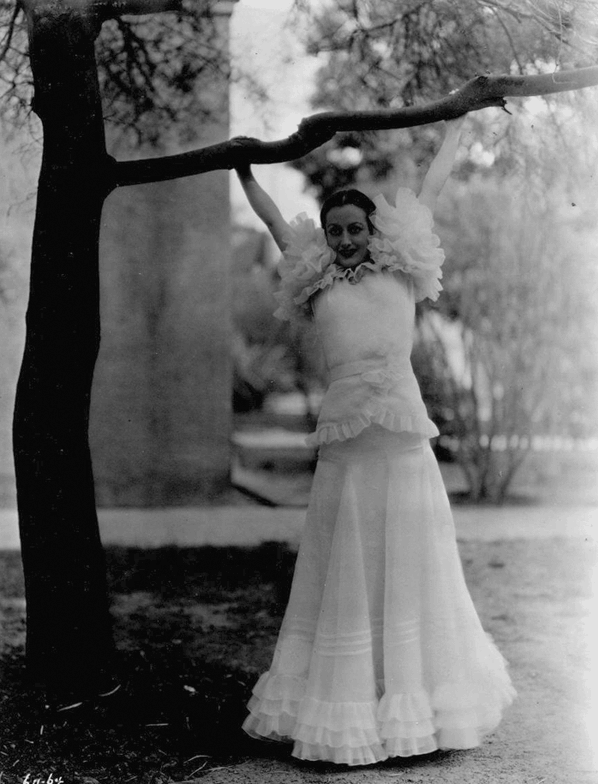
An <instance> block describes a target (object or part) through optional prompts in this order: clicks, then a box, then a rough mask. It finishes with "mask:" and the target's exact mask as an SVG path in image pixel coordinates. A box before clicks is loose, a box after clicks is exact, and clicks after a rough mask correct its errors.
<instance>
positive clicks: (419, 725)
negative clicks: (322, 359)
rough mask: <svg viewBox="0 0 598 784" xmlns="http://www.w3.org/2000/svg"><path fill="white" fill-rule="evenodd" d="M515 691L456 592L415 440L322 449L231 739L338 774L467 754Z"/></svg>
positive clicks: (458, 577)
mask: <svg viewBox="0 0 598 784" xmlns="http://www.w3.org/2000/svg"><path fill="white" fill-rule="evenodd" d="M514 696H515V692H514V689H513V687H512V686H511V683H510V680H509V677H508V675H507V672H506V667H505V663H504V660H503V658H502V656H501V655H500V653H499V652H498V651H497V649H496V648H495V647H494V644H493V643H492V641H491V639H490V638H489V637H488V636H487V635H486V634H485V632H484V631H483V629H482V626H481V624H480V621H479V618H478V616H477V613H476V611H475V608H474V606H473V603H472V600H471V597H470V595H469V592H468V590H467V587H466V584H465V580H464V578H463V571H462V567H461V561H460V559H459V554H458V550H457V546H456V541H455V529H454V525H453V519H452V515H451V511H450V507H449V502H448V498H447V495H446V492H445V489H444V484H443V481H442V477H441V474H440V471H439V468H438V464H437V462H436V459H435V457H434V454H433V452H432V450H431V447H430V444H429V442H428V441H427V440H424V439H422V437H421V436H418V435H416V434H412V433H399V434H397V433H392V432H390V431H387V430H384V429H383V428H381V427H379V426H377V425H373V426H371V427H369V428H367V429H366V430H364V431H363V432H362V433H361V434H360V435H359V436H357V437H356V438H352V439H349V440H347V441H343V442H336V443H332V444H327V445H324V446H323V447H322V448H321V450H320V457H319V461H318V466H317V469H316V473H315V476H314V483H313V488H312V494H311V499H310V504H309V508H308V511H307V521H306V526H305V529H304V532H303V538H302V542H301V546H300V549H299V554H298V558H297V565H296V568H295V574H294V578H293V585H292V589H291V595H290V598H289V603H288V606H287V610H286V613H285V616H284V620H283V623H282V627H281V630H280V634H279V638H278V642H277V645H276V650H275V653H274V659H273V662H272V666H271V668H270V670H269V671H268V672H267V673H264V674H263V675H262V676H261V677H260V679H259V681H258V682H257V685H256V686H255V688H254V691H253V696H252V698H251V700H250V702H249V706H248V707H249V710H250V714H249V716H248V717H247V719H246V721H245V723H244V724H243V728H244V729H245V731H246V732H247V733H249V734H250V735H252V736H253V737H261V738H269V739H271V740H281V741H292V742H294V747H293V752H292V753H293V755H294V756H296V757H298V758H300V759H304V760H329V761H332V762H336V763H345V764H348V765H364V764H370V763H375V762H379V761H381V760H384V759H386V758H388V757H395V756H398V757H409V756H411V755H415V754H427V753H429V752H432V751H434V750H436V749H466V748H471V747H474V746H477V745H478V744H479V743H480V741H481V738H482V736H483V735H484V734H485V733H487V732H489V731H491V730H493V729H494V728H495V727H496V725H497V724H498V723H499V721H500V719H501V714H502V711H503V709H504V708H505V707H506V706H507V705H508V704H509V703H510V702H511V701H512V700H513V697H514Z"/></svg>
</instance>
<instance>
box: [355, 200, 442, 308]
mask: <svg viewBox="0 0 598 784" xmlns="http://www.w3.org/2000/svg"><path fill="white" fill-rule="evenodd" d="M374 203H375V205H376V212H375V213H374V215H373V216H372V221H373V223H374V225H375V227H376V229H377V231H378V234H377V235H375V236H373V237H372V238H371V240H370V245H369V249H370V255H371V256H372V258H373V259H374V261H376V262H377V263H379V264H381V265H382V266H384V267H385V268H387V269H389V270H391V271H394V270H401V271H402V272H404V273H406V274H407V275H408V276H409V277H410V278H411V279H412V281H413V284H414V295H415V301H416V302H419V301H421V300H423V299H426V298H429V299H431V300H437V299H438V295H439V293H440V292H441V291H442V286H441V284H440V279H441V278H442V269H441V267H442V264H443V262H444V251H443V250H442V248H441V247H440V240H439V238H438V236H437V235H436V234H435V233H434V231H433V227H434V221H433V218H432V213H431V211H430V210H429V208H428V207H426V206H425V205H424V204H421V203H420V202H419V201H418V199H417V196H416V195H415V193H413V191H411V190H409V188H399V189H398V191H397V194H396V197H395V206H394V207H393V206H391V205H390V204H389V203H388V202H387V201H386V199H385V198H384V196H381V195H380V196H376V197H375V199H374Z"/></svg>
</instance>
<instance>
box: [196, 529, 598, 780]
mask: <svg viewBox="0 0 598 784" xmlns="http://www.w3.org/2000/svg"><path fill="white" fill-rule="evenodd" d="M461 551H462V557H463V559H464V565H465V570H466V575H467V579H468V583H469V585H470V588H471V590H472V594H473V597H474V600H475V603H476V606H477V607H478V609H479V611H480V615H481V617H482V621H483V623H484V625H485V627H486V628H487V629H488V630H490V631H491V633H492V634H493V636H494V638H495V640H496V642H497V644H498V645H499V647H500V649H501V650H502V652H503V653H504V655H505V656H506V657H507V659H508V661H509V662H510V667H511V674H512V677H513V680H514V683H515V686H516V688H517V691H518V693H519V696H518V699H517V701H516V702H515V704H514V705H513V706H512V707H511V708H510V710H509V711H508V713H507V715H506V717H505V719H504V721H503V723H502V725H501V726H500V727H499V729H498V731H497V732H496V733H495V734H494V735H492V736H491V737H490V738H488V739H487V741H486V743H485V744H484V745H483V746H482V747H480V748H478V749H475V750H472V751H466V752H453V753H445V754H438V755H433V756H431V757H428V758H422V759H419V760H412V761H394V762H392V761H391V762H388V763H385V764H383V765H380V766H376V767H372V768H359V769H357V768H355V769H349V768H344V769H337V768H336V767H335V766H329V765H321V766H319V767H314V766H311V765H308V764H305V763H299V762H293V761H291V760H289V758H288V757H287V758H286V759H285V758H283V759H280V758H278V759H270V758H268V757H267V756H266V755H265V754H264V752H263V751H262V752H261V751H260V749H259V744H256V746H258V747H256V752H255V758H254V759H252V760H250V761H248V762H245V763H243V764H242V765H239V766H236V767H230V768H227V769H222V770H220V771H217V770H215V771H213V772H211V773H209V774H207V775H206V776H205V778H204V779H203V781H205V782H206V784H208V782H209V784H237V783H238V784H245V782H247V783H248V784H249V783H250V784H255V783H256V782H264V783H265V784H279V783H280V784H282V783H283V782H284V784H293V783H294V782H302V783H303V784H307V783H311V782H318V783H319V784H328V782H334V784H344V782H348V783H350V784H360V783H361V782H368V784H376V783H377V782H386V781H388V780H389V779H397V780H399V781H401V782H410V783H411V784H420V783H421V784H424V782H425V783H426V784H440V782H442V784H453V783H454V784H480V783H481V782H489V783H490V784H499V783H502V782H505V784H542V783H543V782H546V784H590V782H596V781H598V769H597V767H596V751H597V750H598V749H597V744H596V740H597V739H598V725H597V724H596V723H595V722H593V721H592V719H591V712H592V701H591V695H590V688H591V679H592V672H591V670H592V661H591V659H592V651H591V647H592V635H593V644H594V645H596V640H597V637H596V631H597V630H598V629H597V627H596V616H595V606H594V607H592V604H593V601H592V598H591V597H592V595H593V594H592V587H591V580H592V578H591V575H592V572H594V574H595V568H596V566H595V563H596V561H595V558H596V553H595V548H594V546H593V545H591V544H590V543H588V542H582V541H566V540H555V539H552V540H546V541H541V542H526V541H514V542H509V543H501V542H496V543H491V544H489V545H478V544H476V543H468V544H467V545H463V546H462V547H461ZM592 612H593V613H594V616H593V618H592ZM594 655H595V649H594ZM593 664H594V666H595V665H596V660H595V659H594V662H593ZM595 676H596V672H595V671H594V678H595ZM594 688H595V684H594ZM594 696H595V692H594ZM593 710H594V711H595V710H596V705H595V704H594V705H593ZM592 739H593V740H594V748H593V749H592V745H591V741H592Z"/></svg>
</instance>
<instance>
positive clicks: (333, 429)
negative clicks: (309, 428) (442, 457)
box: [305, 408, 439, 446]
mask: <svg viewBox="0 0 598 784" xmlns="http://www.w3.org/2000/svg"><path fill="white" fill-rule="evenodd" d="M370 425H381V426H382V427H383V428H385V430H390V431H392V432H393V433H404V432H407V433H420V434H421V435H422V436H424V437H425V438H436V436H437V435H438V432H439V431H438V428H437V427H436V425H435V424H434V423H433V422H432V421H431V420H430V419H428V418H427V417H418V416H413V415H411V414H397V413H395V412H394V411H389V410H388V409H384V408H381V409H377V410H370V411H367V410H366V411H362V412H361V413H360V414H358V415H357V416H355V417H352V418H351V419H347V420H346V421H344V422H322V423H321V424H320V423H318V426H317V428H316V430H315V431H314V432H313V433H310V434H309V435H308V436H307V438H306V440H305V443H306V444H307V445H308V446H321V445H322V444H331V443H332V442H333V441H347V440H348V439H350V438H355V437H356V436H358V435H359V434H360V433H361V432H362V431H363V430H365V429H366V428H367V427H369V426H370Z"/></svg>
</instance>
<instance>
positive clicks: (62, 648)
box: [0, 0, 598, 696]
mask: <svg viewBox="0 0 598 784" xmlns="http://www.w3.org/2000/svg"><path fill="white" fill-rule="evenodd" d="M22 8H23V12H24V17H25V19H26V29H27V39H28V55H29V61H30V66H31V73H32V78H33V90H34V92H33V99H32V100H33V103H32V106H33V109H34V111H35V113H36V114H37V115H38V117H39V118H40V120H41V123H42V126H43V145H44V147H43V156H42V163H41V170H40V177H39V184H38V192H37V211H36V221H35V227H34V236H33V249H32V264H31V284H30V299H29V307H28V312H27V336H26V343H25V352H24V357H23V364H22V368H21V374H20V377H19V382H18V388H17V398H16V406H15V417H14V452H15V466H16V475H17V499H18V507H19V525H20V532H21V543H22V557H23V567H24V573H25V583H26V598H27V624H28V630H27V657H28V664H29V668H30V673H31V675H32V676H33V677H35V678H37V679H38V680H39V681H40V682H41V683H42V684H43V685H44V686H45V687H46V688H49V689H50V690H52V691H55V692H58V693H59V694H61V695H66V694H68V692H70V691H74V692H75V693H76V694H77V695H78V696H81V695H83V694H89V695H93V694H95V693H97V692H98V691H101V690H102V689H103V688H104V687H105V681H106V680H107V679H108V678H109V676H110V673H111V668H112V661H111V660H112V657H113V643H112V638H111V633H110V623H109V612H108V602H107V597H106V586H105V577H104V565H103V553H102V548H101V543H100V538H99V532H98V523H97V516H96V510H95V499H94V486H93V474H92V466H91V459H90V452H89V444H88V435H87V431H88V420H89V402H90V391H91V382H92V375H93V369H94V364H95V360H96V356H97V352H98V346H99V335H100V320H99V287H98V277H99V275H98V240H99V231H100V217H101V211H102V206H103V203H104V200H105V198H106V196H107V195H108V194H109V193H110V192H111V191H112V190H113V189H114V188H117V187H124V186H127V185H133V184H139V183H148V182H157V181H163V180H166V179H174V178H177V177H183V176H190V175H194V174H200V173H202V172H207V171H213V170H214V169H218V168H224V169H228V168H233V167H234V166H235V165H238V164H239V163H241V162H255V163H270V162H281V161H285V160H290V159H292V158H296V157H299V156H302V155H304V154H306V153H307V152H309V151H310V150H311V149H314V148H315V147H317V146H318V145H320V144H322V143H323V142H324V141H326V140H327V139H329V138H331V137H332V136H333V135H334V134H335V133H336V132H338V131H341V130H360V131H361V130H364V129H379V128H393V127H407V126H413V125H418V124H427V123H432V122H436V121H438V120H441V119H443V118H450V117H456V116H458V115H460V114H463V113H464V112H467V111H474V110H477V109H481V108H485V107H488V106H495V105H499V106H500V105H503V104H504V98H505V96H509V95H529V94H535V93H536V92H538V91H540V92H546V91H548V92H550V91H562V90H569V89H575V88H578V87H582V86H587V85H589V84H596V83H598V68H590V69H586V70H585V71H579V72H571V73H566V74H563V75H559V77H558V78H554V77H552V76H550V77H549V78H547V79H543V78H541V77H540V78H534V77H530V78H528V77H525V78H513V77H511V76H508V77H506V78H505V77H500V78H477V79H473V80H471V81H470V82H469V83H467V84H466V85H465V86H464V87H463V88H461V89H459V90H458V91H457V92H456V93H455V94H453V95H449V96H446V97H445V98H439V99H437V100H435V101H433V102H431V103H428V104H425V105H423V106H420V107H418V108H413V109H410V108H404V109H403V108H399V109H398V110H394V109H393V110H377V111H374V112H352V113H350V114H342V113H341V114H334V113H333V114H326V115H324V116H318V117H315V118H308V119H306V120H305V121H303V123H302V124H301V126H300V128H299V130H298V131H297V133H295V134H293V135H292V136H290V137H289V138H288V139H283V140H280V141H278V142H273V143H262V142H259V141H258V140H253V141H246V140H240V141H235V140H233V141H231V142H222V143H219V144H215V145H212V146H209V147H206V148H203V149H200V150H196V151H193V152H188V153H185V154H180V155H174V156H154V157H152V158H149V159H145V160H134V161H122V162H117V161H116V160H114V158H112V157H110V156H109V155H108V153H107V150H106V141H105V126H104V117H103V108H102V100H101V98H102V96H101V91H100V79H99V76H98V67H97V60H96V51H95V42H96V39H97V37H98V35H99V34H100V32H101V30H102V27H103V25H105V24H109V25H110V24H114V23H115V22H116V24H117V25H118V24H119V20H120V19H121V18H122V17H123V16H127V15H139V14H144V13H148V12H151V13H160V12H164V13H175V14H179V13H183V12H184V11H185V9H184V8H183V6H181V5H178V4H176V5H175V4H174V3H173V0H130V1H129V2H127V1H126V0H125V1H124V2H122V1H118V2H117V1H116V0H115V2H113V3H112V2H101V3H98V4H97V5H95V4H93V3H92V4H89V5H85V4H81V3H80V2H73V3H69V2H64V1H63V2H56V0H28V1H27V2H24V3H23V6H22ZM19 19H20V17H19V15H18V13H9V18H8V23H9V27H8V31H7V32H6V34H5V36H4V39H3V44H2V49H1V50H0V51H2V52H3V53H4V54H5V56H6V57H8V58H9V61H10V57H12V56H13V54H15V53H14V52H12V50H11V47H14V48H15V51H17V50H18V52H19V51H20V52H22V49H23V46H24V44H23V42H22V41H21V42H20V43H19V44H15V42H16V41H18V40H19V38H18V36H19V35H20V34H21V32H22V30H23V28H22V27H19ZM111 20H113V21H111ZM18 52H17V54H18ZM15 56H16V54H15ZM167 65H168V66H171V65H172V63H169V64H167ZM146 67H147V68H149V67H150V66H149V65H148V64H147V63H146ZM165 67H166V65H165ZM14 73H15V74H17V71H16V70H15V71H14ZM18 73H19V74H22V73H23V71H22V70H21V71H18ZM15 78H16V76H15ZM9 92H10V88H9Z"/></svg>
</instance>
